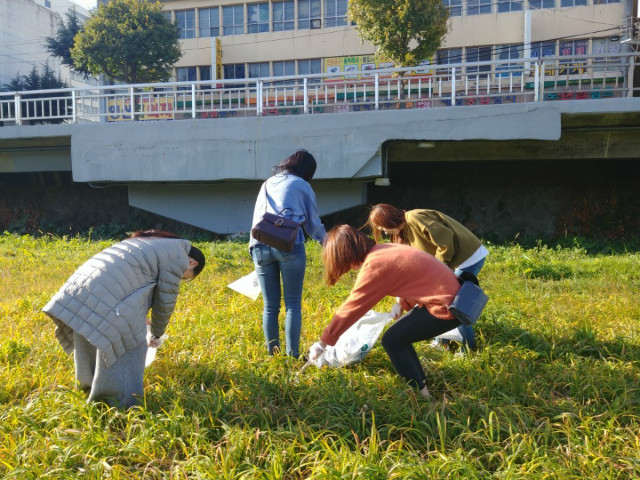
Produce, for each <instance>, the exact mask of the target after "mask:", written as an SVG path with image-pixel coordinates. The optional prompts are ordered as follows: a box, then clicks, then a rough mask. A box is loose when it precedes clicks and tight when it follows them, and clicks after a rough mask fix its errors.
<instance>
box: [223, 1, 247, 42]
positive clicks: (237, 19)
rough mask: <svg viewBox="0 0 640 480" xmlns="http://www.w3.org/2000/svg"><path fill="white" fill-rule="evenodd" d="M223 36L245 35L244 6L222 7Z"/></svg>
mask: <svg viewBox="0 0 640 480" xmlns="http://www.w3.org/2000/svg"><path fill="white" fill-rule="evenodd" d="M222 32H223V35H241V34H243V33H244V5H229V6H228V7H222Z"/></svg>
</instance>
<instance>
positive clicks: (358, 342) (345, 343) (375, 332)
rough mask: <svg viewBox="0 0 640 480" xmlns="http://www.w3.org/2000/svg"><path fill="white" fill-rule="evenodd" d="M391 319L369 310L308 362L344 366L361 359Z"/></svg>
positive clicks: (386, 315)
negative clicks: (332, 343) (332, 344)
mask: <svg viewBox="0 0 640 480" xmlns="http://www.w3.org/2000/svg"><path fill="white" fill-rule="evenodd" d="M391 321H393V317H392V316H391V315H390V314H388V313H379V312H376V311H373V310H369V311H368V312H367V313H366V314H365V315H364V316H363V317H362V318H360V319H359V320H358V321H357V322H356V323H354V324H353V325H351V326H350V327H349V328H348V329H347V330H346V331H345V332H344V333H343V334H342V335H340V338H339V339H338V341H337V342H336V344H335V345H334V346H330V345H329V346H327V347H326V348H325V350H324V352H323V353H322V355H320V356H319V357H318V358H316V359H315V360H314V361H310V363H312V364H313V365H315V366H316V367H324V366H329V367H344V366H347V365H351V364H353V363H357V362H359V361H361V360H362V359H363V358H364V357H365V356H366V355H367V354H368V353H369V352H370V351H371V349H372V348H373V346H374V345H375V343H376V342H377V341H378V338H379V337H380V334H381V333H382V331H383V330H384V327H385V325H386V324H387V323H389V322H391Z"/></svg>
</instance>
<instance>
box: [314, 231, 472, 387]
mask: <svg viewBox="0 0 640 480" xmlns="http://www.w3.org/2000/svg"><path fill="white" fill-rule="evenodd" d="M322 260H323V261H324V266H325V278H326V281H327V283H328V284H329V285H334V284H335V283H336V282H337V281H338V280H339V279H340V277H342V276H343V275H344V274H345V273H347V272H349V271H350V270H358V276H357V278H356V281H355V285H354V286H353V289H352V290H351V293H350V294H349V297H348V298H347V299H346V301H345V302H344V303H343V304H342V306H341V307H340V308H338V310H337V311H336V313H335V314H334V315H333V318H332V319H331V323H329V325H328V326H327V328H325V330H324V332H323V333H322V335H321V337H320V340H319V341H318V342H316V343H315V344H313V345H312V347H311V349H310V351H309V357H310V359H311V360H313V359H315V358H316V357H318V356H319V355H321V354H322V351H323V350H324V349H325V347H326V345H335V343H336V341H337V340H338V338H339V337H340V336H341V335H342V334H343V333H344V332H345V331H346V330H347V329H348V328H349V327H350V326H351V325H353V324H354V323H355V322H356V321H358V319H359V318H361V317H362V316H363V315H364V314H365V313H366V312H367V311H369V310H370V309H371V308H373V307H374V306H375V305H376V304H377V303H378V302H379V301H380V300H382V299H383V298H384V297H386V296H393V297H399V298H400V302H399V303H400V307H401V309H400V311H398V312H396V314H397V316H399V314H400V312H401V310H410V313H409V314H408V315H406V316H404V317H402V318H400V319H399V320H397V321H396V322H395V323H394V324H393V325H392V326H391V327H389V328H388V329H387V331H386V332H385V333H384V335H383V336H382V341H381V343H382V346H383V347H384V349H385V351H386V352H387V355H389V358H390V359H391V363H393V366H394V367H395V369H396V371H397V372H398V373H399V374H400V375H401V376H402V377H403V378H404V379H405V380H406V381H407V382H408V383H409V384H410V385H412V386H414V387H415V388H417V389H418V390H419V391H420V393H422V394H423V395H424V396H429V390H428V388H427V385H426V378H427V376H426V374H425V372H424V369H423V368H422V365H421V363H420V360H419V358H418V354H417V353H416V351H415V349H414V347H413V344H414V343H416V342H419V341H423V340H429V339H431V338H434V337H436V336H437V335H440V334H442V333H444V332H447V331H449V330H451V329H453V328H455V327H457V326H458V325H459V324H460V322H459V321H458V320H457V319H456V318H455V317H454V316H453V315H452V314H451V313H450V312H449V309H448V307H449V305H451V302H452V301H453V299H454V297H455V296H456V294H457V293H458V290H459V289H460V284H459V283H458V279H457V278H456V276H455V275H454V274H453V272H452V271H451V270H450V269H449V268H447V267H446V266H445V265H444V264H443V263H442V262H440V261H438V260H436V259H435V257H433V256H432V255H429V254H427V253H425V252H422V251H420V250H418V249H416V248H412V247H409V246H407V245H398V244H394V243H385V244H380V245H376V243H375V241H374V240H373V239H371V238H369V237H367V236H366V235H365V234H364V233H362V232H361V231H359V230H356V229H355V228H353V227H351V226H349V225H340V226H338V227H335V228H333V229H331V231H330V232H329V233H328V234H327V238H326V240H325V242H324V246H323V249H322Z"/></svg>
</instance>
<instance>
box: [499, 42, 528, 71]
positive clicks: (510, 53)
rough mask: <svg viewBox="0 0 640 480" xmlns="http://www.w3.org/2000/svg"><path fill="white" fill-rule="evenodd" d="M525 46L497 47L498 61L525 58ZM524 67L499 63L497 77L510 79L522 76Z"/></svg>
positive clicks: (516, 64) (517, 64)
mask: <svg viewBox="0 0 640 480" xmlns="http://www.w3.org/2000/svg"><path fill="white" fill-rule="evenodd" d="M523 53H524V46H523V45H522V44H517V45H502V46H498V47H496V60H518V59H520V58H523ZM523 68H524V65H523V64H522V63H521V62H519V63H499V64H498V65H496V72H497V73H496V76H497V77H509V76H518V77H519V76H520V75H522V70H523Z"/></svg>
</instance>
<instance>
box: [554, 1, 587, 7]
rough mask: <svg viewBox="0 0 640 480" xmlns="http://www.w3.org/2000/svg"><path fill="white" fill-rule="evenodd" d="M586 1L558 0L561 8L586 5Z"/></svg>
mask: <svg viewBox="0 0 640 480" xmlns="http://www.w3.org/2000/svg"><path fill="white" fill-rule="evenodd" d="M586 4H587V0H560V6H561V7H577V6H578V5H586Z"/></svg>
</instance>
